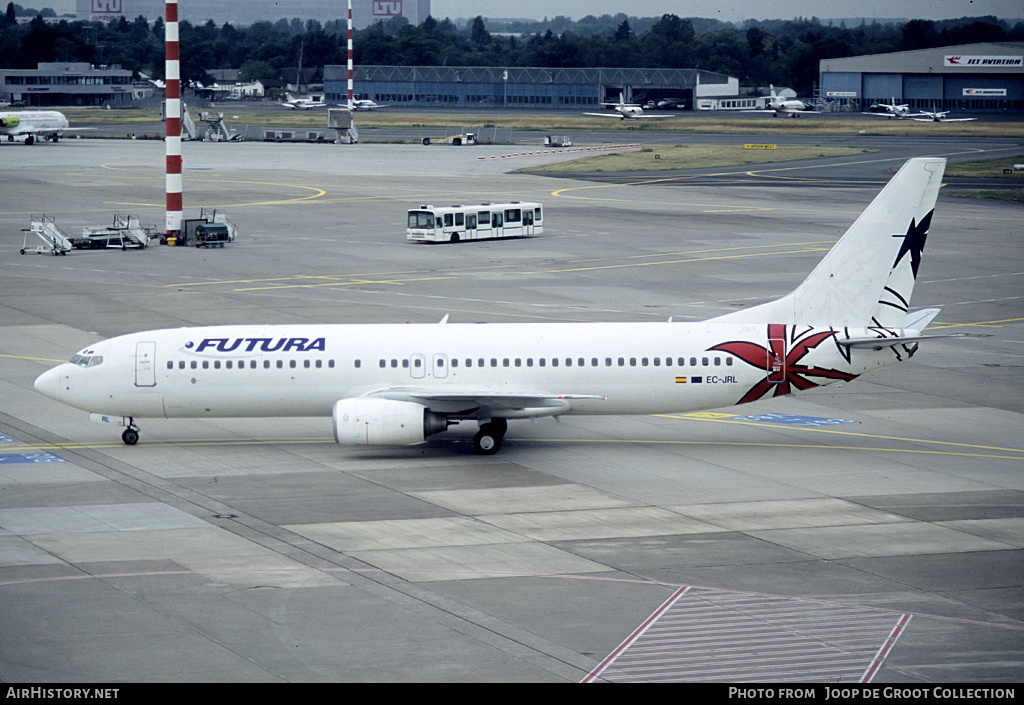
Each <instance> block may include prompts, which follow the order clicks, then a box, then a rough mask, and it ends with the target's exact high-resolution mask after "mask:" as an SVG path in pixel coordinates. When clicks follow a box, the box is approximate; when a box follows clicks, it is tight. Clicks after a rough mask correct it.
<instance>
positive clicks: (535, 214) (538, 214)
mask: <svg viewBox="0 0 1024 705" xmlns="http://www.w3.org/2000/svg"><path fill="white" fill-rule="evenodd" d="M533 220H534V222H537V223H540V222H541V221H543V220H544V218H543V216H542V215H541V210H540V206H537V207H536V208H534V209H533Z"/></svg>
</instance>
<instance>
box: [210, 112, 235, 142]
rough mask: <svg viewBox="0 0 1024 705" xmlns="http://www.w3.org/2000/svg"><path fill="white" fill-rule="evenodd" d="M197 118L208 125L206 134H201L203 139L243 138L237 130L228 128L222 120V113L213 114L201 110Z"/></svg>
mask: <svg viewBox="0 0 1024 705" xmlns="http://www.w3.org/2000/svg"><path fill="white" fill-rule="evenodd" d="M199 119H200V120H201V121H202V122H204V123H206V125H208V126H209V128H208V129H207V130H206V134H205V135H204V136H203V140H204V141H206V142H241V141H242V139H243V138H242V135H241V134H239V133H238V131H237V130H230V129H228V126H227V124H225V122H224V113H217V114H216V115H215V114H213V113H207V112H202V113H199Z"/></svg>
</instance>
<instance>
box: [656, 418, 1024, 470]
mask: <svg viewBox="0 0 1024 705" xmlns="http://www.w3.org/2000/svg"><path fill="white" fill-rule="evenodd" d="M655 415H656V416H659V417H661V418H666V419H684V420H690V419H692V420H695V421H712V422H715V423H729V424H737V425H740V426H763V427H768V428H780V429H781V428H784V429H787V430H800V431H808V432H810V433H827V434H831V435H835V436H849V437H852V438H871V439H875V440H881V441H898V442H902V443H921V444H924V445H935V446H948V447H951V448H964V449H973V450H978V451H993V452H994V453H1018V454H1019V455H993V454H992V453H974V452H964V451H953V450H949V451H943V450H922V449H914V448H871V447H858V446H820V447H824V448H836V449H849V450H880V451H884V452H888V453H927V454H933V455H963V456H970V457H980V458H1001V459H1005V460H1024V448H1003V447H1000V446H987V445H980V444H976V443H957V442H955V441H934V440H929V439H927V438H903V437H901V436H883V435H880V434H876V433H858V432H857V431H840V430H838V429H830V428H809V427H806V426H792V425H789V424H782V423H772V422H771V421H746V420H741V419H740V418H738V417H736V416H734V415H732V414H718V415H715V416H713V417H712V416H710V415H707V414H702V413H697V414H655ZM724 445H758V446H760V445H765V446H770V447H773V448H775V447H782V448H785V447H797V448H808V447H819V446H807V445H801V444H785V443H783V444H774V443H769V444H762V443H755V442H751V443H749V444H747V443H726V444H724Z"/></svg>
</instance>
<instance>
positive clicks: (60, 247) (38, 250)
mask: <svg viewBox="0 0 1024 705" xmlns="http://www.w3.org/2000/svg"><path fill="white" fill-rule="evenodd" d="M22 232H24V233H25V239H24V241H23V242H22V246H21V254H23V255H24V254H30V253H32V254H41V255H42V254H47V253H49V254H52V255H66V254H67V253H68V252H70V251H71V248H72V247H73V246H74V245H73V244H72V243H71V240H70V238H68V236H67V235H66V234H65V233H64V231H63V230H61V229H60V228H59V227H57V223H55V222H54V221H53V219H52V218H47V217H46V216H45V215H34V216H32V218H31V221H30V225H29V227H28V228H25V229H23V230H22ZM29 233H32V234H34V235H36V236H37V237H38V238H39V239H40V240H42V241H43V244H42V245H40V246H37V247H29V246H28V238H29Z"/></svg>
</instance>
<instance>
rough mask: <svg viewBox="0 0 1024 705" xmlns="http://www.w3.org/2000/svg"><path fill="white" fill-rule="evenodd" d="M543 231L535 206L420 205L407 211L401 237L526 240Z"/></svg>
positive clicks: (515, 203) (540, 214) (538, 207)
mask: <svg viewBox="0 0 1024 705" xmlns="http://www.w3.org/2000/svg"><path fill="white" fill-rule="evenodd" d="M542 232H544V212H543V209H542V208H541V205H540V204H539V203H528V202H525V201H523V202H520V201H513V202H511V203H481V204H479V205H475V206H420V207H419V208H416V209H414V210H411V211H409V224H408V227H407V228H406V231H405V234H406V238H407V239H408V240H412V241H413V242H459V241H461V240H487V239H491V238H499V237H529V236H531V235H540V234H541V233H542Z"/></svg>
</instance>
